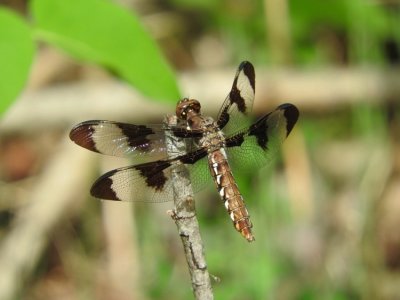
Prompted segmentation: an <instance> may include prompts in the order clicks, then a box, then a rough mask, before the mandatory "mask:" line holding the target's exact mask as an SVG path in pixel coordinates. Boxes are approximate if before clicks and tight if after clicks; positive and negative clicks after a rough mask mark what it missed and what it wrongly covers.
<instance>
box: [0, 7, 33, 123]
mask: <svg viewBox="0 0 400 300" xmlns="http://www.w3.org/2000/svg"><path fill="white" fill-rule="evenodd" d="M34 53H35V45H34V42H33V40H32V37H31V31H30V28H29V27H28V26H27V24H26V23H25V22H24V20H23V19H22V18H20V17H19V16H17V15H16V14H15V13H13V12H12V11H10V10H8V9H5V8H1V7H0V116H1V115H2V114H3V113H4V111H5V110H6V109H7V108H8V107H9V106H10V104H11V103H12V102H13V100H14V99H15V98H16V97H17V96H18V94H19V93H20V92H21V90H22V88H23V87H24V85H25V83H26V80H27V78H28V75H29V69H30V66H31V64H32V61H33V56H34Z"/></svg>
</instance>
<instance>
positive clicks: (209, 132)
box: [70, 61, 299, 242]
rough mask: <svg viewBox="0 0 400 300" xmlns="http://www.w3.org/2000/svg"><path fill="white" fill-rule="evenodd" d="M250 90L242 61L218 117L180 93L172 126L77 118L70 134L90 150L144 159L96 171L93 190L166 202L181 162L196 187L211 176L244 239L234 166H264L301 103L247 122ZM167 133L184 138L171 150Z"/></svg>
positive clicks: (244, 216) (245, 221)
mask: <svg viewBox="0 0 400 300" xmlns="http://www.w3.org/2000/svg"><path fill="white" fill-rule="evenodd" d="M254 96H255V71H254V67H253V65H252V64H251V63H250V62H248V61H243V62H242V63H241V64H240V65H239V67H238V69H237V72H236V75H235V77H234V80H233V84H232V88H231V90H230V92H229V94H228V96H227V97H226V99H225V101H224V102H223V104H222V106H221V108H220V111H219V113H218V116H217V118H216V119H214V118H212V117H210V116H207V115H203V114H202V112H201V105H200V102H199V101H198V100H196V99H192V98H183V99H181V100H180V101H179V102H178V103H177V105H176V118H177V119H178V121H179V122H177V123H176V124H175V125H168V124H165V122H164V124H148V125H134V124H128V123H120V122H114V121H106V120H91V121H85V122H82V123H79V124H77V125H75V126H74V127H73V128H72V130H71V132H70V138H71V140H72V141H74V142H75V143H76V144H78V145H79V146H81V147H84V148H86V149H88V150H90V151H93V152H98V153H101V154H105V155H112V156H117V157H128V158H132V159H133V161H135V160H136V161H141V160H142V161H141V162H140V163H137V164H133V165H131V166H127V167H122V168H118V169H115V170H112V171H109V172H107V173H105V174H104V175H102V176H101V177H100V178H98V179H97V180H96V181H95V183H94V184H93V186H92V188H91V190H90V193H91V195H92V196H93V197H96V198H100V199H106V200H116V201H146V202H164V201H170V200H172V199H173V196H174V191H173V182H172V181H173V180H172V176H171V175H172V172H173V170H174V168H177V167H178V166H182V165H184V166H185V167H186V168H187V169H188V170H189V174H190V181H191V184H192V185H193V189H194V191H195V192H197V191H199V190H200V189H202V188H203V187H204V186H206V185H207V182H212V181H214V183H215V186H216V189H217V191H218V194H219V196H220V198H221V200H222V201H223V203H224V206H225V209H226V210H227V212H228V214H229V216H230V219H231V221H232V222H233V225H234V228H235V229H236V230H237V231H238V232H239V233H240V234H241V235H242V236H243V237H244V238H245V239H246V240H247V241H249V242H252V241H254V240H255V238H254V235H253V233H252V227H253V224H252V223H251V221H250V215H249V213H248V211H247V208H246V206H245V203H244V200H243V196H242V194H241V193H240V190H239V188H238V185H237V184H236V181H235V178H234V176H233V172H242V171H241V170H244V171H246V170H251V171H252V172H254V170H255V169H257V168H260V167H263V166H265V165H267V164H268V163H269V162H270V161H271V159H272V158H273V156H274V153H276V152H277V149H279V147H280V146H281V144H282V143H283V141H284V140H285V139H286V138H287V136H288V135H289V133H290V132H291V131H292V129H293V127H294V126H295V124H296V122H297V120H298V117H299V110H298V109H297V107H296V106H295V105H293V104H289V103H285V104H282V105H279V106H278V107H277V108H276V109H275V110H273V111H272V112H270V113H268V114H266V115H264V116H262V117H261V118H259V119H258V120H257V121H256V122H254V123H251V122H250V121H249V119H250V118H249V115H250V112H251V109H252V107H253V102H254ZM167 136H173V137H175V138H178V139H182V141H184V145H185V146H186V147H185V150H183V151H176V152H175V153H171V152H170V151H168V147H167V138H166V137H167Z"/></svg>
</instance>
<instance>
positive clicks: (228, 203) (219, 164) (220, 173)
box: [208, 148, 254, 242]
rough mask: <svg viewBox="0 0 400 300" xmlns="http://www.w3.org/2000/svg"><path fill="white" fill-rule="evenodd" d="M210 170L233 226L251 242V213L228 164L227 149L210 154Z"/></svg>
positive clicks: (252, 237) (252, 238) (252, 239)
mask: <svg viewBox="0 0 400 300" xmlns="http://www.w3.org/2000/svg"><path fill="white" fill-rule="evenodd" d="M208 162H209V166H210V172H211V174H212V176H213V179H214V181H215V183H216V185H217V189H218V192H219V194H220V196H221V199H222V200H223V201H224V204H225V208H226V210H227V211H228V214H229V216H230V218H231V220H232V222H233V226H234V227H235V229H236V230H237V231H239V232H240V234H241V235H242V236H243V237H244V238H246V239H247V240H248V241H249V242H252V241H254V236H253V234H252V232H251V228H252V227H253V224H251V222H250V219H249V217H250V216H249V213H248V212H247V209H246V207H245V205H244V201H243V197H242V195H241V194H240V191H239V188H238V186H237V185H236V182H235V179H234V178H233V175H232V171H231V168H230V166H229V164H228V160H227V157H226V153H225V149H223V148H221V149H219V150H216V151H214V152H211V153H209V154H208Z"/></svg>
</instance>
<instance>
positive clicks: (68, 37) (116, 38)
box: [31, 0, 180, 103]
mask: <svg viewBox="0 0 400 300" xmlns="http://www.w3.org/2000/svg"><path fill="white" fill-rule="evenodd" d="M31 11H32V14H33V17H34V21H35V22H36V30H35V34H36V36H37V37H38V38H40V39H42V40H44V41H46V42H48V43H51V44H54V45H56V46H58V47H61V48H63V49H64V50H66V51H67V52H69V53H70V54H71V55H73V56H74V57H76V58H78V59H81V60H85V61H89V62H94V63H97V64H101V65H103V66H105V67H106V68H109V69H110V70H111V71H113V72H115V73H117V74H118V75H119V76H121V77H122V78H124V79H125V80H126V81H128V82H129V83H131V84H132V85H133V86H135V87H136V88H137V89H139V90H140V91H141V92H142V93H143V94H145V95H147V96H149V97H152V98H154V99H157V100H161V101H170V102H174V103H176V101H177V100H178V99H179V98H180V95H179V91H178V87H177V84H176V79H175V76H174V74H173V72H172V70H171V68H170V67H169V65H168V64H167V62H166V61H165V59H164V57H163V56H162V54H161V52H160V50H159V48H158V47H157V45H156V43H155V42H154V40H153V39H152V38H151V36H149V34H148V33H147V32H146V31H145V30H144V28H143V26H142V25H141V24H140V22H139V20H138V19H137V18H136V17H135V16H134V15H133V14H132V13H131V12H128V11H126V10H125V9H123V8H122V7H119V6H116V5H114V4H112V3H110V2H108V1H104V0H68V1H66V0H33V1H32V2H31Z"/></svg>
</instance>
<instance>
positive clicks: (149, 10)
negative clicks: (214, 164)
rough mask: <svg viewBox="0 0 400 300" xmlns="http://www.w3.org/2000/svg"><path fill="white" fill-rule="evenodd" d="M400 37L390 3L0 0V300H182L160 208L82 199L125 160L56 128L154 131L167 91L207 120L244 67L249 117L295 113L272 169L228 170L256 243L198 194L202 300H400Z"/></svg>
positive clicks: (207, 194)
mask: <svg viewBox="0 0 400 300" xmlns="http://www.w3.org/2000/svg"><path fill="white" fill-rule="evenodd" d="M399 42H400V4H399V3H398V2H397V1H388V0H352V1H346V0H329V1H318V0H303V1H295V0H286V1H284V0H282V1H274V0H264V1H258V0H252V1H238V0H220V1H197V0H196V1H193V0H191V1H189V0H169V1H159V0H151V1H148V0H147V1H145V0H136V1H131V0H118V1H117V0H115V1H101V0H84V1H78V0H69V1H62V0H33V1H30V2H26V1H22V0H9V1H3V2H1V6H0V114H1V119H0V226H1V231H0V237H1V244H0V298H1V299H190V298H191V297H192V292H191V287H190V280H189V276H188V271H187V267H186V262H185V260H184V256H183V254H182V247H181V244H180V240H179V237H178V235H177V234H176V230H175V227H174V224H173V222H171V220H170V218H169V217H168V215H167V214H166V213H165V212H166V211H167V210H168V209H171V208H172V204H171V203H165V204H157V205H149V204H143V203H140V204H136V203H135V204H125V203H109V202H107V201H106V202H100V201H97V200H95V199H92V198H91V197H90V196H89V189H90V185H91V183H92V182H93V181H94V180H95V178H96V177H98V176H99V175H100V174H101V173H103V172H104V171H106V170H110V169H112V168H115V167H116V166H123V165H127V164H129V163H130V162H129V161H123V160H122V159H115V160H114V159H112V158H107V157H103V156H100V155H96V154H94V153H87V152H89V151H85V150H82V149H79V148H78V147H77V146H75V145H73V144H72V142H70V141H69V140H68V132H69V130H70V128H71V126H72V125H73V124H76V123H78V122H80V121H84V120H88V119H109V120H114V121H129V122H132V123H157V122H160V121H161V120H162V116H163V114H165V113H170V114H171V113H173V112H174V105H175V103H176V101H177V100H178V99H179V98H180V97H181V96H190V97H195V98H197V99H199V100H200V101H201V102H202V106H203V107H204V109H205V111H206V112H207V113H211V114H213V115H215V114H216V112H217V110H218V106H219V105H220V104H221V103H222V101H223V99H224V97H225V96H226V94H227V93H228V91H229V89H230V85H231V81H232V80H233V76H234V70H235V68H236V66H237V65H238V64H239V62H240V61H242V60H250V61H251V62H252V63H253V64H254V65H255V68H256V74H257V75H256V76H257V79H256V94H257V96H256V103H255V109H254V115H255V116H257V115H262V114H265V113H266V112H268V111H269V110H271V109H273V107H274V106H276V105H278V104H280V103H283V102H291V103H293V104H295V105H296V106H298V107H299V109H300V112H301V116H300V120H299V123H298V125H297V126H296V129H295V130H294V132H293V133H292V134H291V136H290V137H289V139H288V140H287V141H286V143H285V145H284V148H283V151H282V153H281V155H280V156H279V157H277V159H276V160H275V162H274V163H272V164H271V165H270V166H269V167H268V168H266V169H263V170H261V171H260V172H259V173H258V172H255V174H254V176H253V178H248V177H241V176H240V175H241V174H237V176H238V181H239V185H240V187H241V190H242V191H243V194H244V196H245V199H246V203H247V205H248V210H249V212H250V214H251V218H252V221H253V223H254V232H255V236H256V242H255V243H253V244H248V243H247V242H246V241H245V240H244V239H243V238H241V237H240V236H239V235H238V234H237V232H235V231H234V229H233V228H232V225H231V224H230V220H229V218H228V217H227V215H226V212H225V210H224V208H223V205H222V204H221V203H220V200H219V198H218V194H217V193H216V192H215V190H214V189H213V186H212V185H211V187H210V189H208V190H206V191H203V192H201V193H200V194H199V195H198V197H197V199H196V207H197V209H198V215H199V221H200V228H201V230H202V232H201V233H202V237H203V239H204V243H205V251H206V258H207V261H208V267H209V271H210V273H211V274H213V275H214V276H215V277H217V278H218V279H219V280H215V282H214V284H213V288H214V293H215V298H216V299H399V298H400V279H399V278H400V231H399V227H400V218H399V215H400V202H399V199H400V185H399V182H400V181H399V174H400V172H399V171H400V148H399V147H400V144H399V137H400V129H399V128H400V125H399V122H400V110H399V96H400V74H399V69H398V68H399V62H400V48H399V47H400V44H399ZM172 70H175V71H172ZM178 87H179V88H180V90H181V91H179V89H178Z"/></svg>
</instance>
